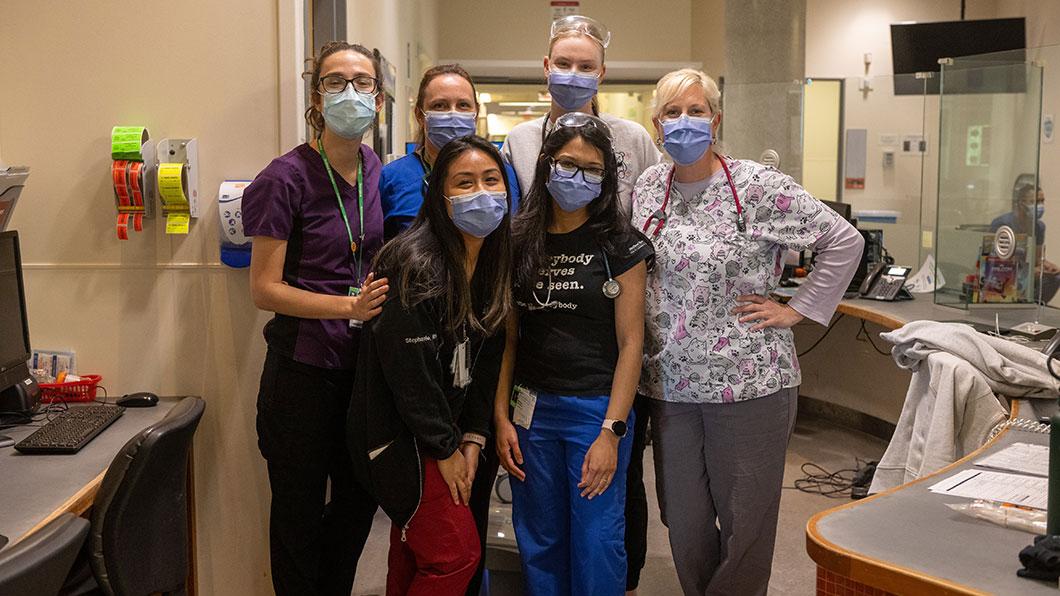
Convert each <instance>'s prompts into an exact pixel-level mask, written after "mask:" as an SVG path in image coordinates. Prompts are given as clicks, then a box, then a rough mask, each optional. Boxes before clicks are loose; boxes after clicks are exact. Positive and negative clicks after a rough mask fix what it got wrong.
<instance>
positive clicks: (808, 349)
mask: <svg viewBox="0 0 1060 596" xmlns="http://www.w3.org/2000/svg"><path fill="white" fill-rule="evenodd" d="M845 316H846V315H844V314H843V313H839V316H837V317H836V318H835V320H834V321H832V323H831V324H830V325H828V329H825V330H824V334H822V335H821V337H818V338H817V341H815V342H813V345H812V346H810V347H808V348H806V349H805V350H803V351H802V352H799V353H798V354H797V356H798V357H799V358H802V357H803V356H805V355H806V354H809V353H810V352H811V351H813V349H814V348H816V347H817V346H818V345H819V344H820V343H821V342H822V341H824V338H826V337H828V334H829V333H831V332H832V329H835V326H836V324H838V323H839V321H841V320H843V317H845Z"/></svg>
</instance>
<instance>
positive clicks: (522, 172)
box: [501, 114, 661, 213]
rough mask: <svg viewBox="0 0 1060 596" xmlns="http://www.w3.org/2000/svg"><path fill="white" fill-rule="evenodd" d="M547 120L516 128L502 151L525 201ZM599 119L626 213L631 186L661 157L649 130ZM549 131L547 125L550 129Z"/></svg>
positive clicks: (621, 121)
mask: <svg viewBox="0 0 1060 596" xmlns="http://www.w3.org/2000/svg"><path fill="white" fill-rule="evenodd" d="M546 118H547V116H542V117H540V118H535V119H534V120H530V121H528V122H523V123H522V124H518V125H516V127H515V128H513V129H512V132H510V133H509V134H508V139H507V140H505V141H504V147H503V148H502V149H501V153H503V154H504V159H506V160H507V161H508V163H510V164H511V165H512V167H513V168H515V173H516V175H517V176H518V177H519V188H520V189H522V193H523V197H522V198H524V199H525V198H526V195H527V194H528V193H529V192H530V187H531V186H533V182H534V169H535V166H536V164H537V156H538V154H539V153H540V152H541V136H542V134H541V127H542V126H544V124H545V120H546ZM600 118H601V119H602V120H603V121H604V122H606V123H607V125H608V126H609V127H611V135H612V138H613V140H614V145H615V157H616V158H617V161H618V200H619V202H620V205H621V207H622V210H623V212H624V213H629V212H630V203H631V202H632V201H631V199H632V196H633V185H634V184H636V182H637V178H639V177H640V174H641V172H643V171H644V170H646V169H648V168H649V167H651V166H653V165H655V164H657V163H659V159H660V158H661V155H660V154H659V150H658V149H656V148H655V143H653V142H652V140H651V136H650V135H648V131H646V130H644V127H643V126H641V125H640V124H637V123H636V122H633V121H631V120H626V119H624V118H618V117H615V116H611V115H609V114H601V115H600ZM551 129H552V124H551V123H550V124H549V130H551Z"/></svg>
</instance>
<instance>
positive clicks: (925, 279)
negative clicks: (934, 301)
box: [905, 255, 946, 294]
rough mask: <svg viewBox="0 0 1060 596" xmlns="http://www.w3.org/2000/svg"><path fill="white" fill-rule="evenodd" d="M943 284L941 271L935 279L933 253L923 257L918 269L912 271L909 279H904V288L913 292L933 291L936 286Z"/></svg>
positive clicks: (944, 279)
mask: <svg viewBox="0 0 1060 596" xmlns="http://www.w3.org/2000/svg"><path fill="white" fill-rule="evenodd" d="M936 282H938V283H936ZM945 285H946V278H944V277H942V272H941V271H940V272H939V274H938V279H935V256H934V255H928V256H927V258H926V259H924V264H923V265H921V266H920V270H919V271H917V272H916V273H914V274H913V275H912V276H911V277H910V278H909V279H907V280H905V289H906V290H908V291H909V292H911V293H913V294H925V293H927V292H934V291H935V288H936V287H938V288H941V287H943V286H945Z"/></svg>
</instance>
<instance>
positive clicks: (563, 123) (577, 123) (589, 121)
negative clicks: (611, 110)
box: [549, 112, 612, 140]
mask: <svg viewBox="0 0 1060 596" xmlns="http://www.w3.org/2000/svg"><path fill="white" fill-rule="evenodd" d="M581 126H591V127H593V128H596V129H598V130H599V131H600V132H602V133H604V134H605V135H607V139H608V140H611V138H612V137H611V127H610V126H608V125H607V123H606V122H604V121H603V120H601V119H599V118H597V117H596V116H593V115H592V114H586V113H585V112H567V113H566V114H563V115H562V116H560V117H559V118H556V126H555V127H554V128H553V129H552V131H551V132H550V133H549V134H552V133H553V132H556V131H557V130H559V129H561V128H578V127H581Z"/></svg>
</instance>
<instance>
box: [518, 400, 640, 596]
mask: <svg viewBox="0 0 1060 596" xmlns="http://www.w3.org/2000/svg"><path fill="white" fill-rule="evenodd" d="M609 399H610V398H609V396H607V395H601V396H596V397H576V396H565V395H552V394H548V393H539V394H538V396H537V406H536V408H535V409H534V416H533V419H532V421H531V423H530V430H526V429H524V428H522V427H521V426H516V431H517V432H518V434H519V447H520V448H521V449H522V452H523V462H524V465H523V469H524V470H525V471H526V480H525V481H523V482H520V481H518V480H516V479H515V478H512V479H511V483H512V499H513V503H512V521H513V522H514V526H515V537H516V540H517V542H518V544H519V556H520V558H521V559H522V563H523V575H524V577H525V581H526V588H527V593H528V594H532V595H533V596H567V595H570V594H578V595H585V596H589V595H608V596H610V595H616V596H617V595H621V594H623V593H625V589H626V547H625V531H626V523H625V506H626V469H627V468H628V467H629V457H630V450H631V448H632V446H633V433H632V432H629V433H627V434H626V436H625V437H624V438H623V439H622V440H621V441H620V442H619V444H618V468H617V469H616V470H615V475H614V478H613V479H612V480H611V485H610V486H608V487H607V489H606V490H605V491H604V492H603V494H601V495H599V496H597V497H594V498H593V499H592V500H591V501H590V500H589V499H588V498H586V497H583V496H581V489H579V488H578V482H580V481H581V475H582V464H583V462H584V461H585V454H586V452H588V451H589V447H590V446H592V444H593V441H595V440H596V438H597V437H598V436H600V428H601V426H602V424H603V422H604V417H605V414H606V412H607V403H608V401H609ZM633 423H634V415H633V412H632V411H631V412H630V414H629V421H628V422H627V424H628V425H629V428H630V429H631V430H632V428H633Z"/></svg>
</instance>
